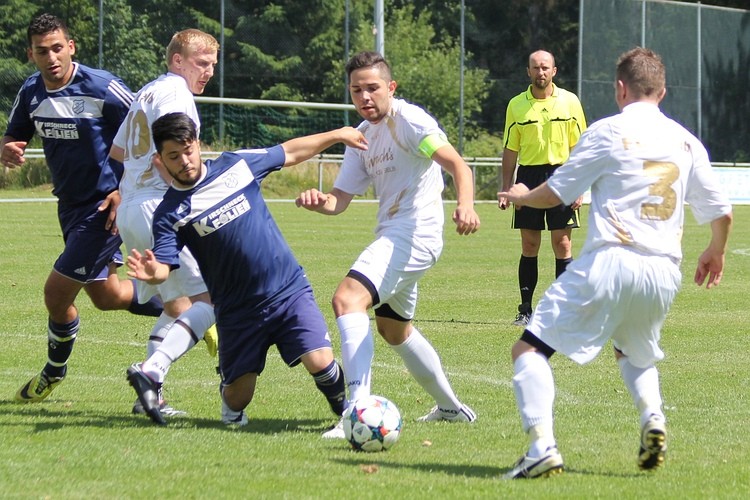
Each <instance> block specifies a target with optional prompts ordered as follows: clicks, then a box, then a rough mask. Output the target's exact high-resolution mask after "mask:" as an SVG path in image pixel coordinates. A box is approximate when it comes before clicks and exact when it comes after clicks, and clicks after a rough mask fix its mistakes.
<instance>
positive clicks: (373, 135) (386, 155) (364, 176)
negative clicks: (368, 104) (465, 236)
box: [334, 99, 445, 252]
mask: <svg viewBox="0 0 750 500" xmlns="http://www.w3.org/2000/svg"><path fill="white" fill-rule="evenodd" d="M358 130H360V131H361V132H362V134H364V136H365V138H366V139H367V142H368V149H367V151H362V150H359V149H354V148H346V152H345V154H344V161H343V164H342V166H341V171H340V172H339V175H338V177H337V178H336V181H335V183H334V187H336V188H338V189H340V190H342V191H344V192H346V193H349V194H355V195H356V194H359V195H361V194H364V192H365V191H366V190H367V188H368V187H369V185H370V184H372V185H373V186H374V187H375V193H376V195H377V196H378V198H379V203H380V206H379V209H378V224H377V227H376V228H375V233H376V234H377V235H381V234H383V233H384V232H385V231H388V230H391V229H394V230H397V231H399V232H405V233H408V234H411V235H412V236H413V237H414V238H416V239H422V238H424V239H423V240H422V241H423V243H425V244H428V243H429V245H430V246H434V245H437V247H436V248H440V249H441V248H442V233H443V222H444V214H443V204H442V192H443V188H444V184H443V176H442V171H441V167H440V165H438V164H437V163H435V162H434V161H432V159H431V158H427V157H426V156H425V155H424V154H422V153H421V152H420V151H419V145H420V143H421V142H422V140H423V139H424V138H425V137H428V136H431V135H434V134H441V135H445V133H444V132H443V131H442V130H441V129H440V127H439V126H438V124H437V122H436V121H435V119H434V118H433V117H431V116H430V115H428V114H427V113H426V112H425V111H424V110H423V109H421V108H419V107H418V106H415V105H413V104H409V103H407V102H406V101H403V100H401V99H393V101H392V105H391V109H390V112H389V113H388V115H387V116H385V117H384V118H383V119H382V120H381V121H380V122H378V123H370V122H368V121H365V122H363V123H361V124H360V125H359V127H358ZM438 252H439V250H438Z"/></svg>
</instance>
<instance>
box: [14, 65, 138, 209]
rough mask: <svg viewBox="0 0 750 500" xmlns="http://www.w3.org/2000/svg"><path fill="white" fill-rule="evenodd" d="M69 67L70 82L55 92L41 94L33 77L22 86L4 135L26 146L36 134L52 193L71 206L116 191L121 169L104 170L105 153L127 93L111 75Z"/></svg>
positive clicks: (40, 83)
mask: <svg viewBox="0 0 750 500" xmlns="http://www.w3.org/2000/svg"><path fill="white" fill-rule="evenodd" d="M73 64H74V66H75V68H74V70H73V77H72V79H71V80H70V82H69V83H68V84H67V85H65V86H64V87H62V88H60V89H57V90H47V89H46V87H45V86H44V80H43V79H42V77H41V75H40V74H39V72H36V73H34V74H33V75H31V76H30V77H29V78H28V79H27V80H26V82H24V84H23V85H22V86H21V89H20V90H19V91H18V95H17V96H16V100H15V103H14V104H13V108H12V110H11V112H10V117H9V119H8V128H7V130H6V131H5V135H7V136H10V137H13V138H14V139H16V140H19V141H29V140H30V139H31V138H32V137H33V135H34V133H36V134H38V135H39V137H41V139H42V145H43V147H44V155H45V157H46V159H47V165H48V166H49V169H50V171H51V172H52V184H53V186H54V187H53V190H52V194H54V195H55V196H57V198H58V199H59V200H60V202H61V203H65V204H72V205H77V204H82V203H86V202H91V201H94V200H102V199H104V197H105V196H106V195H107V194H109V193H111V192H112V191H114V190H115V189H117V185H118V184H119V181H120V177H121V176H122V166H121V165H110V162H109V160H108V156H109V150H110V147H111V146H112V140H113V139H114V137H115V134H116V133H117V129H118V128H119V127H120V124H121V123H122V121H123V120H124V119H125V116H126V115H127V114H128V109H129V108H130V103H131V102H132V101H133V94H132V93H131V92H130V90H129V89H128V87H127V86H126V85H125V84H124V83H123V82H122V80H120V79H119V78H117V77H116V76H114V75H112V74H111V73H108V72H106V71H102V70H98V69H93V68H89V67H87V66H84V65H83V64H78V63H73Z"/></svg>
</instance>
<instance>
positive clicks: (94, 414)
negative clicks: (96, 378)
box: [0, 400, 332, 437]
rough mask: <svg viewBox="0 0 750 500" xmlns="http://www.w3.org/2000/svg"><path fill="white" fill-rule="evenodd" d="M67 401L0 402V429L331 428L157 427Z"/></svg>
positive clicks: (259, 428) (189, 420) (301, 423)
mask: <svg viewBox="0 0 750 500" xmlns="http://www.w3.org/2000/svg"><path fill="white" fill-rule="evenodd" d="M70 404H73V403H72V402H68V401H49V402H42V403H35V404H20V403H17V402H15V401H8V400H0V415H1V416H3V417H4V416H8V417H12V418H8V419H4V418H2V417H0V428H2V427H4V426H10V425H13V426H19V425H24V424H25V422H23V421H22V419H31V420H32V421H31V422H30V423H31V424H32V425H33V426H34V431H33V432H46V431H54V430H58V429H61V428H64V427H71V426H76V427H98V428H104V429H110V428H117V429H124V428H138V427H155V428H162V429H165V430H169V429H186V428H188V429H226V430H228V431H236V432H248V433H254V434H279V433H283V432H304V433H310V434H311V435H313V436H314V437H320V434H322V433H323V432H324V431H325V430H327V429H329V428H330V427H331V425H332V423H331V420H332V419H322V418H321V419H278V418H253V417H252V416H250V419H249V421H248V424H247V425H244V426H242V427H239V426H235V425H226V424H224V423H223V422H222V421H221V420H220V419H219V417H218V416H217V417H216V418H215V419H209V418H196V417H190V415H185V416H175V417H166V420H167V425H165V426H161V425H157V424H156V423H154V422H152V421H151V420H150V419H149V418H148V417H147V416H146V415H134V414H132V413H131V412H130V411H129V408H124V409H123V411H122V413H117V412H115V413H112V412H100V411H97V410H95V409H87V410H78V409H75V408H69V407H66V406H65V405H70Z"/></svg>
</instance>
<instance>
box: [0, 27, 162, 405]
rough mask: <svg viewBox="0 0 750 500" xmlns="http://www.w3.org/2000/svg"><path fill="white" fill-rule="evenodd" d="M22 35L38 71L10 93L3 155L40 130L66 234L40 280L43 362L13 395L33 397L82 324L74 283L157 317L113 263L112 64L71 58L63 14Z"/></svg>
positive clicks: (61, 369) (48, 382) (51, 381)
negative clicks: (102, 66) (44, 317)
mask: <svg viewBox="0 0 750 500" xmlns="http://www.w3.org/2000/svg"><path fill="white" fill-rule="evenodd" d="M27 38H28V43H29V47H28V49H27V52H28V57H29V60H31V61H33V62H34V64H35V65H36V67H37V68H38V69H39V71H38V72H36V73H34V74H33V75H31V76H30V77H29V78H28V79H27V80H26V82H25V83H24V84H23V85H22V86H21V89H20V90H19V92H18V95H17V96H16V100H15V103H14V104H13V109H12V110H11V112H10V117H9V119H8V128H7V130H6V132H5V135H4V136H3V139H2V146H1V147H2V154H1V156H0V160H1V161H2V163H3V165H5V166H6V167H17V166H20V165H21V164H23V163H24V161H25V158H24V157H23V155H24V151H25V149H26V146H27V144H28V141H29V140H31V138H32V137H33V135H34V133H36V134H38V135H39V137H40V138H41V140H42V145H43V147H44V154H45V157H46V160H47V165H48V166H49V169H50V171H51V172H52V184H53V190H52V193H53V194H54V195H55V196H57V198H58V205H57V213H58V218H59V220H60V227H61V228H62V232H63V239H64V241H65V248H64V250H63V252H62V254H60V256H59V257H58V259H57V261H56V262H55V264H54V267H53V271H52V272H51V273H50V275H49V277H48V278H47V282H46V283H45V285H44V301H45V305H46V306H47V311H48V314H49V320H48V329H47V337H48V340H49V343H48V346H49V347H48V360H47V364H46V365H45V367H44V369H43V370H42V371H41V373H39V374H38V375H36V376H34V377H33V378H32V379H31V380H30V381H29V382H27V383H26V384H24V385H23V386H22V387H21V388H20V389H19V390H18V392H17V393H16V397H15V398H16V400H17V401H21V402H38V401H41V400H42V399H44V398H46V397H47V396H48V395H49V394H50V392H52V390H53V389H54V388H55V387H56V386H57V385H58V384H60V382H62V380H63V378H64V377H65V375H66V372H67V361H68V358H69V357H70V354H71V352H72V349H73V342H74V341H75V338H76V335H77V333H78V329H79V317H78V309H77V308H76V306H75V304H74V300H75V298H76V297H77V296H78V293H79V292H80V291H81V289H83V290H85V291H86V293H87V294H88V295H89V297H90V298H91V301H92V302H93V303H94V305H95V306H96V307H98V308H99V309H102V310H113V309H128V310H130V311H131V312H133V313H136V314H146V315H150V316H158V315H159V314H160V313H161V303H160V302H159V301H158V300H154V301H152V302H149V303H146V304H139V303H138V301H137V298H136V297H135V288H134V286H133V282H131V281H130V280H125V281H121V280H120V279H119V278H118V277H117V272H116V268H117V266H118V265H122V255H121V254H120V250H119V248H120V244H121V243H122V242H121V240H120V237H119V236H118V235H117V230H116V226H115V224H114V218H115V210H116V208H117V204H118V203H119V194H118V191H117V185H118V183H119V180H120V176H121V174H122V165H120V164H117V163H114V162H111V161H110V159H109V158H108V153H109V149H110V147H111V145H112V139H113V138H114V136H115V133H116V132H117V129H118V127H119V126H120V123H121V122H122V120H123V119H124V118H125V115H126V114H127V112H128V107H129V105H130V103H131V101H132V100H133V96H132V94H131V92H130V90H129V89H128V88H127V86H125V84H124V83H123V82H122V80H120V79H119V78H117V77H116V76H114V75H112V74H111V73H108V72H106V71H102V70H97V69H92V68H88V67H86V66H84V65H82V64H79V63H76V62H73V60H72V57H73V55H75V42H74V41H73V40H72V39H71V38H70V36H69V33H68V29H67V27H66V25H65V22H64V21H63V20H61V19H59V18H56V17H54V16H51V15H49V14H42V15H40V16H38V17H36V18H34V19H33V20H32V21H31V23H30V25H29V28H28V31H27Z"/></svg>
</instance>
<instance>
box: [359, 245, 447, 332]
mask: <svg viewBox="0 0 750 500" xmlns="http://www.w3.org/2000/svg"><path fill="white" fill-rule="evenodd" d="M441 236H442V235H441ZM424 243H427V244H428V246H429V248H428V247H427V246H423V245H415V244H414V242H413V241H412V239H411V236H400V235H394V234H384V235H382V236H380V237H379V238H378V239H376V240H375V241H373V242H372V243H371V244H370V245H369V246H368V247H367V248H365V249H364V250H363V251H362V253H361V254H360V255H359V257H358V258H357V260H356V261H355V262H354V264H353V265H352V267H351V269H352V270H353V271H357V272H359V273H361V274H363V275H364V276H366V277H367V279H369V280H370V281H371V282H372V284H373V286H374V287H375V290H377V292H378V298H379V303H378V304H376V305H375V307H377V306H378V305H381V304H388V305H389V306H390V307H391V309H393V311H394V312H395V313H396V314H398V315H399V316H401V317H403V318H406V319H412V318H413V317H414V311H415V310H416V307H417V282H418V281H419V279H420V278H421V277H422V276H423V275H424V273H426V272H427V270H428V269H430V268H431V267H432V266H434V265H435V263H436V262H437V260H438V258H439V257H440V253H441V251H442V249H443V245H442V239H441V238H440V239H436V240H433V241H428V242H424Z"/></svg>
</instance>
